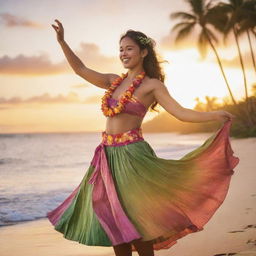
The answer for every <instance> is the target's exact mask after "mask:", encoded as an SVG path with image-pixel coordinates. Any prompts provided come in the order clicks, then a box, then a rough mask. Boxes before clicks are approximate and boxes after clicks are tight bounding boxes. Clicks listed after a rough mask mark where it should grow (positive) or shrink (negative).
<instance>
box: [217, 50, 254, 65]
mask: <svg viewBox="0 0 256 256" xmlns="http://www.w3.org/2000/svg"><path fill="white" fill-rule="evenodd" d="M242 54H243V56H242V57H243V62H244V65H245V68H252V67H253V66H252V56H251V53H250V52H243V53H242ZM221 62H222V64H223V65H224V66H226V67H231V68H241V64H240V60H239V56H238V55H237V56H236V57H235V58H233V59H230V60H227V59H221Z"/></svg>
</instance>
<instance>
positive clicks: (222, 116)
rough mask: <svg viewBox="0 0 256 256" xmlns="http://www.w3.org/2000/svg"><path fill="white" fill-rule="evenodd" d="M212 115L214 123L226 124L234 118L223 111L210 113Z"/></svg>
mask: <svg viewBox="0 0 256 256" xmlns="http://www.w3.org/2000/svg"><path fill="white" fill-rule="evenodd" d="M212 113H213V114H214V120H216V121H222V122H226V121H228V120H232V119H233V118H235V117H236V116H234V115H232V114H231V113H229V112H227V111H225V110H217V111H212Z"/></svg>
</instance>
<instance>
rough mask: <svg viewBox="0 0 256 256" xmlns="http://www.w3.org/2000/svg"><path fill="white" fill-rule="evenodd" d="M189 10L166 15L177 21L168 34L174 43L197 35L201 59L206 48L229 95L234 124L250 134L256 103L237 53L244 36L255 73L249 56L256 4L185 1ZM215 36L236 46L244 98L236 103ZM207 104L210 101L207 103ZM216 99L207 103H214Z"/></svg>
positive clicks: (250, 0)
mask: <svg viewBox="0 0 256 256" xmlns="http://www.w3.org/2000/svg"><path fill="white" fill-rule="evenodd" d="M185 1H186V2H187V4H188V6H189V7H190V12H184V11H179V12H175V13H171V14H170V18H171V19H179V22H178V23H177V24H176V25H174V27H173V28H172V30H171V32H172V33H173V32H175V33H176V37H175V42H176V43H179V42H180V41H181V40H184V39H186V38H188V37H189V36H190V34H192V33H195V31H198V29H199V33H198V36H197V46H198V49H199V52H200V54H201V56H202V57H203V58H205V56H206V53H207V50H208V47H210V48H211V49H212V50H213V52H214V54H215V56H216V60H217V63H218V65H219V68H220V71H221V74H222V76H223V78H224V81H225V85H226V87H227V90H228V92H229V96H230V99H231V101H232V104H233V107H232V108H231V109H230V108H229V109H230V111H232V112H231V113H233V114H235V115H236V116H237V122H239V123H240V125H242V126H243V128H244V129H249V130H253V129H254V128H255V127H256V118H255V113H256V101H255V97H253V96H252V97H249V95H248V83H247V78H246V72H245V65H244V57H243V54H242V51H241V47H240V42H239V38H240V36H241V35H243V34H246V36H247V39H248V44H249V48H250V55H251V58H252V63H253V69H254V70H255V72H256V65H255V54H254V52H253V46H252V40H251V39H252V37H255V39H256V0H227V1H225V2H222V1H213V0H209V1H207V0H185ZM219 35H222V39H223V42H224V43H225V44H226V41H227V38H228V36H233V38H234V43H235V45H236V49H237V54H238V59H239V63H240V67H241V72H242V75H243V87H244V92H245V97H244V99H243V100H242V102H238V100H236V99H235V98H234V95H233V93H232V87H231V85H230V83H229V82H228V79H227V76H226V73H225V71H224V67H223V61H222V60H221V57H220V55H219V53H218V50H217V46H218V44H219V40H220V39H219V38H220V37H219ZM207 100H208V101H210V98H208V99H207ZM215 100H216V99H211V101H215Z"/></svg>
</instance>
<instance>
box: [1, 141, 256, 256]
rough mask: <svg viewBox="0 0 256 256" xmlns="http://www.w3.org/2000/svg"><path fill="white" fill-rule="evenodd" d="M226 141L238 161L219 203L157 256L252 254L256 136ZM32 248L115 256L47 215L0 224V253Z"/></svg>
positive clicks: (255, 243)
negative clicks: (199, 226)
mask: <svg viewBox="0 0 256 256" xmlns="http://www.w3.org/2000/svg"><path fill="white" fill-rule="evenodd" d="M231 145H232V148H233V150H234V152H235V153H234V155H235V156H237V157H239V159H240V162H239V164H238V166H237V167H236V168H235V169H234V174H233V177H232V179H231V183H230V188H229V191H228V194H227V196H226V199H225V201H224V203H223V204H222V205H221V207H220V208H219V209H218V210H217V212H216V213H215V214H214V216H213V217H212V218H211V219H210V221H209V222H208V223H207V224H206V225H205V226H204V230H202V231H200V232H196V233H193V234H189V235H187V236H185V237H183V238H182V239H179V240H177V244H175V245H174V246H173V247H171V248H170V249H169V250H160V251H155V255H156V256H169V255H172V256H213V255H223V256H224V255H225V254H226V255H228V254H227V253H236V254H234V255H247V256H252V255H254V256H255V255H256V240H255V238H256V218H255V216H256V189H255V184H254V181H255V180H256V171H255V170H256V159H255V152H256V138H246V139H233V138H232V139H231ZM35 251H36V255H37V256H47V255H49V256H50V255H54V256H59V255H62V256H69V255H74V256H82V255H87V256H93V255H102V256H114V251H113V248H112V247H100V246H99V247H96V246H86V245H83V244H79V243H78V242H76V241H70V240H68V239H65V238H63V235H62V234H61V233H59V232H57V231H56V230H54V228H53V226H52V224H51V223H50V222H49V220H48V219H47V218H39V219H37V220H33V221H23V222H20V223H17V224H15V225H8V226H1V227H0V255H1V256H14V255H22V256H23V255H26V256H32V255H33V256H34V255H35ZM239 252H240V253H239ZM238 253H239V254H238ZM133 255H138V254H137V253H136V252H133Z"/></svg>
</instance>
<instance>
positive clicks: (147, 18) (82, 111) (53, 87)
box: [0, 0, 256, 133]
mask: <svg viewBox="0 0 256 256" xmlns="http://www.w3.org/2000/svg"><path fill="white" fill-rule="evenodd" d="M176 11H186V12H189V11H190V10H189V7H188V6H187V4H186V2H185V1H181V0H179V1H178V0H177V1H168V0H157V1H156V0H155V1H145V0H141V1H135V0H130V1H124V0H112V1H111V0H94V1H88V0H83V1H82V0H74V1H67V0H61V1H60V0H56V1H49V0H45V1H32V0H22V1H20V0H8V1H4V0H0V36H1V42H0V133H21V132H58V131H63V132H64V131H102V130H104V128H105V121H106V118H105V117H104V116H103V114H102V113H101V110H100V102H101V100H100V99H101V97H102V96H103V94H104V90H103V89H101V88H98V87H96V86H94V85H92V84H90V83H88V82H87V81H85V80H84V79H82V78H81V77H79V76H78V75H76V74H75V73H74V71H73V70H72V68H71V67H70V66H69V64H68V62H67V60H66V58H65V56H64V54H63V52H62V49H61V47H60V45H59V44H58V42H57V40H56V33H55V31H54V29H53V28H52V26H51V24H55V25H56V23H54V19H58V20H60V21H61V22H62V24H63V26H64V32H65V40H66V42H67V43H68V44H69V46H70V47H71V49H72V50H73V51H74V52H75V53H76V54H77V56H78V57H79V58H80V59H81V60H82V61H83V63H84V64H85V65H86V66H88V67H90V68H92V69H95V70H97V71H98V72H102V73H116V74H119V75H120V74H121V73H124V72H126V71H127V70H126V69H124V68H123V66H122V64H121V62H120V60H119V57H118V55H119V45H118V41H119V37H120V36H121V34H123V33H125V31H126V30H128V29H134V30H140V31H142V32H144V33H145V34H146V35H148V36H150V37H152V38H153V39H154V40H155V41H156V43H157V45H156V50H157V52H158V54H160V56H162V58H164V59H165V60H168V61H169V64H164V71H165V73H166V81H165V84H166V86H167V87H168V90H169V92H170V94H171V95H172V96H173V97H174V98H175V99H176V100H177V101H178V102H179V103H180V104H181V105H182V106H184V107H187V108H193V107H194V105H195V104H196V101H195V98H196V97H199V98H200V99H201V100H202V101H204V97H205V96H206V95H208V96H217V97H220V98H222V97H225V96H228V91H227V88H226V85H225V82H224V79H223V77H222V76H221V72H220V69H219V67H218V65H217V63H216V60H215V56H214V55H213V52H212V50H211V49H209V51H208V55H207V57H206V59H204V60H201V59H200V55H199V53H198V50H197V48H196V41H195V38H196V35H197V34H196V33H195V34H193V35H192V36H191V37H190V38H189V39H188V40H186V41H184V42H183V43H182V44H179V45H174V43H173V39H174V37H175V34H173V33H172V34H171V33H170V31H171V28H172V27H173V25H174V24H176V23H177V22H178V20H171V19H170V18H169V15H170V13H172V12H176ZM240 42H241V48H242V51H243V55H244V57H245V65H246V72H247V78H248V85H249V94H251V92H250V88H251V85H252V83H253V82H254V83H255V81H256V77H255V73H253V70H252V63H251V59H250V55H249V45H248V41H247V40H246V37H242V38H240ZM253 43H254V45H256V44H255V43H256V42H255V40H254V41H253ZM255 50H256V49H255ZM218 52H219V53H220V55H221V58H222V60H223V63H224V67H225V72H226V73H227V76H228V80H229V82H230V84H231V87H232V91H233V93H234V95H235V98H236V99H241V98H242V97H244V87H243V77H242V72H241V70H240V67H239V62H238V58H237V51H236V47H235V45H234V42H233V37H232V35H231V36H230V38H229V41H228V44H227V46H226V47H225V46H223V45H220V47H219V48H218ZM162 111H164V109H162ZM156 115H157V113H150V112H148V114H147V115H146V116H145V119H144V122H145V121H147V120H150V119H152V118H153V117H155V116H156Z"/></svg>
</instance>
